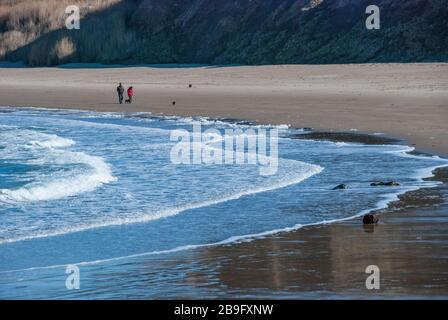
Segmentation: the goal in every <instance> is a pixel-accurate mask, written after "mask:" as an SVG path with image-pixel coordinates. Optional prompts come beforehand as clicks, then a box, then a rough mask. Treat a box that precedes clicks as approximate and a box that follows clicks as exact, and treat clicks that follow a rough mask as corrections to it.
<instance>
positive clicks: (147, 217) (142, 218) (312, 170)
mask: <svg viewBox="0 0 448 320" xmlns="http://www.w3.org/2000/svg"><path fill="white" fill-rule="evenodd" d="M295 162H299V161H295ZM306 165H307V167H309V170H308V171H307V172H305V173H303V172H301V174H300V176H299V177H294V176H293V177H291V178H289V179H286V180H283V181H281V182H279V183H277V184H273V185H270V186H269V187H261V188H255V189H252V190H249V191H244V192H238V193H235V194H233V195H229V196H226V197H222V198H219V199H213V200H206V201H202V202H197V203H191V204H187V205H184V206H179V207H174V208H170V209H167V210H162V211H159V212H156V213H152V214H142V215H136V216H132V217H128V218H115V219H112V220H108V221H107V222H99V223H92V224H89V225H85V226H78V227H73V228H65V229H62V230H59V231H55V232H50V233H42V234H35V235H32V236H24V237H18V238H11V239H6V240H1V241H0V244H6V243H14V242H19V241H25V240H31V239H39V238H46V237H54V236H60V235H65V234H70V233H75V232H81V231H86V230H91V229H97V228H103V227H112V226H119V225H128V224H136V223H144V222H149V221H153V220H158V219H161V218H168V217H171V216H175V215H178V214H180V213H182V212H184V211H187V210H193V209H199V208H204V207H208V206H211V205H216V204H220V203H224V202H228V201H232V200H237V199H239V198H241V197H244V196H249V195H254V194H257V193H261V192H267V191H272V190H276V189H280V188H285V187H287V186H290V185H294V184H297V183H300V182H302V181H303V180H305V179H308V178H309V177H311V176H313V175H315V174H318V173H320V172H321V171H322V170H323V168H322V167H320V166H316V165H310V164H306Z"/></svg>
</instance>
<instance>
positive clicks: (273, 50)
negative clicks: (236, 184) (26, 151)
mask: <svg viewBox="0 0 448 320" xmlns="http://www.w3.org/2000/svg"><path fill="white" fill-rule="evenodd" d="M370 4H376V5H378V6H379V7H380V9H381V29H380V30H367V29H366V27H365V19H366V17H367V15H366V14H365V9H366V7H367V6H368V5H370ZM81 25H82V27H81V30H79V31H69V30H65V29H60V30H56V31H52V32H50V33H46V34H44V35H42V36H40V37H39V38H38V39H37V40H36V41H34V42H32V43H30V44H27V45H25V46H22V47H20V48H18V49H17V50H10V51H8V52H7V54H6V58H7V59H9V60H14V61H18V60H23V61H25V62H26V63H29V64H31V65H51V64H58V63H65V62H102V63H203V64H280V63H362V62H410V61H413V62H419V61H448V36H447V34H448V32H447V30H448V6H447V1H446V0H233V1H222V0H142V1H138V0H135V1H133V0H122V1H120V2H119V3H117V4H116V5H113V6H111V7H108V8H107V9H105V10H103V11H101V12H96V13H92V14H89V15H87V16H85V18H84V19H83V21H82V23H81ZM58 46H59V47H63V48H68V49H67V50H68V51H69V52H71V54H67V55H61V54H58V50H55V48H56V49H57V48H58ZM63 51H64V50H63Z"/></svg>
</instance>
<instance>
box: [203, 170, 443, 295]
mask: <svg viewBox="0 0 448 320" xmlns="http://www.w3.org/2000/svg"><path fill="white" fill-rule="evenodd" d="M437 173H438V174H437V177H436V179H437V180H442V181H444V184H443V185H441V186H439V187H436V188H432V189H422V190H419V191H415V192H409V193H407V194H405V195H403V196H401V197H400V201H398V202H395V203H393V204H392V205H391V206H390V208H389V209H385V210H383V211H382V212H381V216H380V223H379V224H378V225H374V226H364V225H363V224H362V221H361V219H354V220H351V221H347V222H341V223H336V224H332V225H326V226H320V227H307V228H303V229H300V230H298V231H296V232H291V233H284V234H280V235H277V236H272V237H268V238H266V239H261V240H257V241H254V242H250V243H243V244H238V245H233V246H224V247H215V248H210V249H206V250H202V252H200V253H199V254H198V257H199V259H198V261H199V263H200V265H201V267H202V268H200V269H201V270H202V271H201V273H203V275H205V274H207V273H217V277H218V278H219V280H220V282H221V285H225V286H226V288H227V289H226V290H227V292H228V293H229V294H228V295H225V296H228V297H234V296H245V295H250V296H251V297H279V298H280V297H284V298H338V299H339V298H342V299H346V298H358V299H370V298H387V299H395V298H442V299H447V298H448V204H447V201H446V200H447V195H448V184H447V183H448V170H447V169H439V170H437ZM369 265H377V266H378V267H379V268H380V275H381V282H380V284H381V288H380V290H367V289H366V286H365V281H366V278H367V276H368V275H367V274H366V273H365V269H366V267H367V266H369ZM216 266H219V267H216ZM196 278H199V279H200V278H201V277H200V276H198V275H196Z"/></svg>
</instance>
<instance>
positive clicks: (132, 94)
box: [126, 87, 134, 103]
mask: <svg viewBox="0 0 448 320" xmlns="http://www.w3.org/2000/svg"><path fill="white" fill-rule="evenodd" d="M133 96H134V88H133V87H129V89H128V100H126V102H127V103H132V97H133Z"/></svg>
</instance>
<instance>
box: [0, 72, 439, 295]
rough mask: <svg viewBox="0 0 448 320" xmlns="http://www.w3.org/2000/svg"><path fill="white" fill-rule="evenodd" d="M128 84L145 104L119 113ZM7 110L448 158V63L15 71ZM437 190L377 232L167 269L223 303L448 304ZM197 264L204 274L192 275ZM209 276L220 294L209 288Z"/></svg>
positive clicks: (6, 90)
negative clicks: (355, 143) (132, 116)
mask: <svg viewBox="0 0 448 320" xmlns="http://www.w3.org/2000/svg"><path fill="white" fill-rule="evenodd" d="M118 82H123V84H124V85H125V86H128V85H132V86H134V88H135V91H136V96H135V103H133V104H132V105H124V104H123V105H119V104H117V102H116V93H115V87H116V85H117V84H118ZM189 84H192V87H191V88H189ZM173 101H175V102H176V103H175V104H173ZM0 105H1V106H18V107H20V106H33V107H50V108H53V107H54V108H70V109H89V110H96V111H120V112H126V111H129V112H153V113H156V114H164V115H183V116H194V115H198V116H199V115H200V116H210V117H219V118H231V119H247V120H251V121H255V122H258V123H269V124H289V125H291V126H293V127H299V128H301V127H309V128H314V129H316V130H318V131H322V132H327V133H322V134H321V136H319V138H325V137H328V139H329V140H332V139H333V140H334V139H335V137H334V136H332V134H333V133H332V132H333V131H334V132H354V131H355V130H354V129H356V130H357V131H359V132H365V133H383V134H384V136H385V137H390V138H396V139H400V140H403V141H404V143H406V144H408V145H412V146H415V147H416V149H417V150H418V151H421V152H429V153H432V154H437V155H441V156H446V155H448V130H447V125H446V123H447V121H448V109H447V108H448V64H384V65H380V64H366V65H330V66H320V65H316V66H260V67H191V68H174V67H173V68H167V67H163V68H162V67H160V68H157V67H128V68H119V67H117V68H107V69H105V68H97V69H80V68H76V69H73V68H47V69H43V68H32V69H25V68H23V69H22V68H4V69H0ZM381 136H382V135H381ZM344 137H345V138H344ZM352 138H353V137H352ZM338 139H342V140H343V141H347V140H350V137H347V136H343V135H342V136H338ZM372 141H373V142H375V143H376V142H377V140H375V139H373V140H372ZM372 141H370V142H372ZM366 142H367V143H368V142H369V141H366ZM435 179H437V180H439V181H443V182H444V184H442V185H440V187H438V188H433V189H426V190H419V191H416V192H411V193H407V194H406V195H404V196H401V197H400V201H398V202H395V203H393V204H392V205H391V206H390V207H389V208H388V209H386V210H383V211H382V212H381V214H382V215H381V221H380V224H379V225H376V226H374V227H371V228H366V227H363V225H362V223H361V221H360V220H359V219H355V220H352V221H346V222H341V223H337V224H331V225H324V226H319V227H307V228H304V229H300V230H298V231H294V232H290V233H284V234H279V235H274V236H269V237H266V238H264V239H260V240H256V241H252V242H249V243H242V244H237V245H232V246H218V247H212V248H202V249H199V250H195V251H194V252H193V253H187V254H185V255H183V256H181V258H179V259H180V260H173V261H169V262H163V261H162V262H160V263H162V264H163V263H176V265H179V266H181V267H180V268H185V274H186V276H185V278H183V279H181V280H177V281H179V284H182V282H183V281H185V282H188V283H192V282H194V283H196V284H197V285H198V286H210V287H213V286H217V287H219V286H221V287H225V288H226V292H227V293H228V294H227V295H223V296H221V297H246V296H249V297H272V295H274V296H278V297H287V298H294V297H309V298H315V297H322V296H323V297H336V298H338V297H344V298H347V297H351V296H353V297H356V298H374V297H383V298H384V297H386V298H394V297H429V298H438V297H442V298H446V297H447V296H448V276H447V274H446V270H447V267H448V261H447V258H446V257H448V245H447V243H448V238H447V234H448V215H447V213H448V210H447V207H448V206H447V199H448V197H447V194H448V191H447V190H448V189H447V172H446V170H438V171H437V176H436V178H435ZM160 259H161V260H163V258H162V257H161V258H160ZM191 259H194V260H191ZM191 261H194V262H191ZM148 263H149V262H148ZM192 264H194V265H195V269H196V270H197V269H198V265H199V266H200V268H199V269H200V270H201V271H200V272H195V273H194V274H193V273H189V266H190V265H192ZM372 264H374V265H378V266H380V268H381V270H382V271H381V272H382V279H383V280H382V289H381V290H380V291H376V292H372V291H368V290H366V288H365V285H364V281H365V278H366V274H365V272H364V271H365V267H366V266H367V265H372ZM210 273H213V274H215V275H217V277H218V278H219V280H220V283H218V284H216V283H209V282H208V280H207V275H208V274H210ZM263 292H264V293H266V294H264V293H263ZM310 292H315V293H319V294H322V295H321V296H319V295H316V296H312V295H309V293H310ZM252 293H253V294H252ZM176 294H177V293H173V295H174V296H176ZM180 296H181V297H182V296H183V295H182V293H180ZM177 297H179V296H177ZM185 297H188V295H185Z"/></svg>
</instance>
